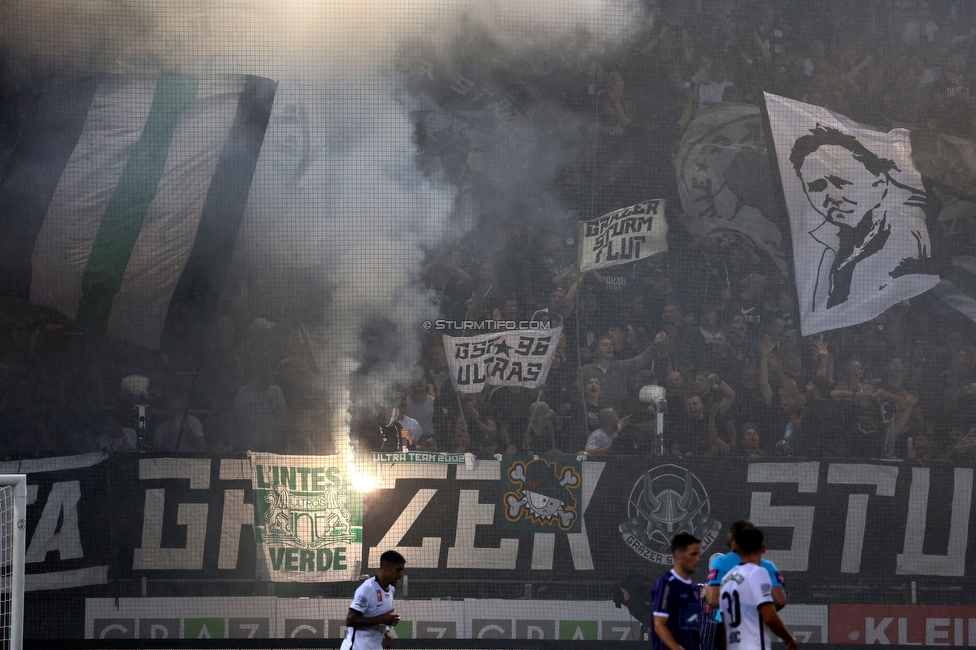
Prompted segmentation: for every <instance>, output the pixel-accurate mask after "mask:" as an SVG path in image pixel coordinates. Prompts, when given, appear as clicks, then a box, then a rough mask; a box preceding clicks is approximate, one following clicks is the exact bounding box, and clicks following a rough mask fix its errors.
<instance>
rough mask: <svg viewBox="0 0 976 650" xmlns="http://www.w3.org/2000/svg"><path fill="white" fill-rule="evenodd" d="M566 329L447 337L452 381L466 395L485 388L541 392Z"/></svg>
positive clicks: (448, 360) (445, 345) (445, 350)
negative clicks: (508, 388) (538, 389)
mask: <svg viewBox="0 0 976 650" xmlns="http://www.w3.org/2000/svg"><path fill="white" fill-rule="evenodd" d="M561 331H562V327H556V328H554V329H537V330H510V331H505V332H497V333H494V334H481V335H479V336H467V337H455V336H445V337H443V338H444V352H445V353H446V354H447V363H448V365H449V366H450V368H451V377H452V380H453V381H454V385H455V386H456V387H457V390H458V391H460V392H462V393H477V392H480V391H481V389H482V388H484V387H485V385H486V384H487V385H491V386H521V387H523V388H537V387H538V386H539V385H541V384H543V383H545V381H546V376H547V375H548V374H549V364H550V363H551V362H552V355H553V353H554V352H555V351H556V344H557V343H559V333H560V332H561Z"/></svg>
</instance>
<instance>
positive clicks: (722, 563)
mask: <svg viewBox="0 0 976 650" xmlns="http://www.w3.org/2000/svg"><path fill="white" fill-rule="evenodd" d="M750 527H753V525H752V522H751V521H746V520H745V519H739V520H738V521H734V522H732V525H731V526H729V538H728V545H729V548H730V549H732V550H731V551H730V552H729V553H726V554H725V555H713V556H712V561H711V562H710V563H709V565H708V582H707V583H706V584H707V586H706V587H705V602H706V603H708V606H709V607H712V608H717V607H718V598H719V589H720V588H721V585H722V578H724V577H725V574H726V573H728V572H729V571H731V570H732V569H734V568H735V567H737V566H738V565H739V563H740V562H742V559H741V558H740V557H739V552H738V551H739V549H738V547H737V546H736V544H735V534H736V533H737V532H738V531H740V530H742V529H744V528H750ZM760 566H761V567H762V568H763V569H765V570H766V572H767V573H768V574H769V581H770V582H771V583H772V585H773V594H772V595H773V604H774V605H776V610H777V611H779V610H781V609H783V607H785V606H786V590H785V589H784V587H785V582H784V581H783V574H782V573H780V570H779V569H777V568H776V565H775V564H773V563H772V562H770V561H769V560H766V559H763V560H762V561H761V562H760ZM715 619H716V620H718V621H720V620H722V619H721V612H719V611H718V610H716V614H715Z"/></svg>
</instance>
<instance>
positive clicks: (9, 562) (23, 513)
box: [0, 474, 27, 650]
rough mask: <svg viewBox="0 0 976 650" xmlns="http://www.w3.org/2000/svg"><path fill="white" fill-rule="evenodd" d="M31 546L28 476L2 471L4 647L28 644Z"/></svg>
mask: <svg viewBox="0 0 976 650" xmlns="http://www.w3.org/2000/svg"><path fill="white" fill-rule="evenodd" d="M26 547H27V476H26V475H25V474H0V559H2V562H0V565H2V566H0V584H2V589H0V598H2V601H3V604H2V607H0V612H2V615H3V621H2V622H3V625H2V630H0V635H2V638H0V647H2V648H10V650H21V648H23V645H24V554H25V552H26Z"/></svg>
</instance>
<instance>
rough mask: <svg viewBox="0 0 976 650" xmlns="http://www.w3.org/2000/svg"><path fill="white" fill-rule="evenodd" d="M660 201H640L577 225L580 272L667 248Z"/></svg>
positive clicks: (620, 262) (662, 209) (632, 260)
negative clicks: (578, 226)
mask: <svg viewBox="0 0 976 650" xmlns="http://www.w3.org/2000/svg"><path fill="white" fill-rule="evenodd" d="M664 203H665V202H664V200H662V199H655V200H653V201H644V202H642V203H638V204H637V205H632V206H629V207H626V208H620V209H619V210H614V211H613V212H610V213H608V214H605V215H603V216H602V217H597V218H596V219H591V220H590V221H584V222H583V223H581V224H580V272H583V271H592V270H594V269H602V268H606V267H608V266H616V265H618V264H627V263H628V262H636V261H638V260H643V259H647V258H648V257H650V256H651V255H654V254H655V253H663V252H664V251H666V250H668V223H667V221H666V220H665V219H664Z"/></svg>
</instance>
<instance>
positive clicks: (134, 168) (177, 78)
mask: <svg viewBox="0 0 976 650" xmlns="http://www.w3.org/2000/svg"><path fill="white" fill-rule="evenodd" d="M196 93H197V80H196V78H195V77H189V76H185V75H173V74H167V75H164V76H162V77H161V78H160V79H159V81H158V82H157V83H156V89H155V92H154V93H153V103H152V107H151V108H150V111H149V117H148V119H147V120H146V125H145V127H144V128H143V131H142V135H141V136H140V138H139V141H138V142H137V143H136V145H135V147H133V149H132V153H131V154H130V155H129V159H128V160H127V161H126V163H125V169H124V170H123V171H122V175H121V177H120V178H119V184H118V185H117V186H116V188H115V193H114V194H113V195H112V200H111V201H110V202H109V204H108V207H107V208H106V210H105V215H104V216H103V217H102V223H101V225H100V226H99V228H98V234H97V235H96V236H95V243H94V245H93V246H92V250H91V254H90V255H89V257H88V265H87V267H86V268H85V275H84V277H83V279H82V282H81V292H82V295H81V298H80V300H79V302H78V315H77V318H76V321H77V323H78V324H79V325H80V326H81V327H82V328H84V329H85V330H87V331H90V332H94V331H104V330H105V326H106V323H107V322H108V317H109V313H110V312H111V311H112V299H113V298H114V297H115V295H116V294H117V293H118V292H119V289H121V288H122V278H123V277H124V275H125V267H126V265H128V263H129V257H130V255H131V254H132V248H133V246H135V243H136V240H137V239H138V237H139V231H141V230H142V223H143V220H144V219H145V216H146V211H147V210H148V209H149V204H150V203H152V200H153V197H154V196H155V195H156V188H157V187H158V185H159V179H160V178H162V176H163V170H164V169H165V167H166V157H167V155H168V154H169V145H170V141H171V139H172V137H173V131H174V130H175V129H176V125H177V124H178V123H179V121H180V117H181V116H182V114H183V111H184V109H186V107H187V106H189V105H190V104H191V103H193V101H194V99H195V98H196Z"/></svg>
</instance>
